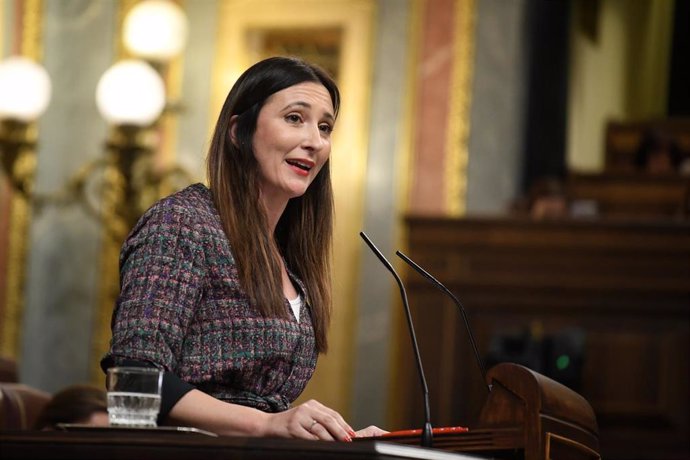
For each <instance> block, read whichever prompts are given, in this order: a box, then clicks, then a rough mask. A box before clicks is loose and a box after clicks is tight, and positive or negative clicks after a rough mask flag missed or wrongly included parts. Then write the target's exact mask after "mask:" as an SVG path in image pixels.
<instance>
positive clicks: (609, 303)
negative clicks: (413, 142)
mask: <svg viewBox="0 0 690 460" xmlns="http://www.w3.org/2000/svg"><path fill="white" fill-rule="evenodd" d="M407 223H408V243H407V247H408V255H409V256H410V257H411V258H412V259H413V260H415V261H417V262H418V263H419V264H420V265H422V266H423V267H425V268H426V269H427V270H428V271H430V272H431V273H432V274H433V275H434V276H435V277H436V278H438V279H439V280H440V281H442V282H443V283H444V284H446V285H447V287H448V288H449V289H450V290H451V291H453V292H454V293H455V294H456V295H457V296H458V297H459V298H460V299H461V300H462V301H463V303H464V305H465V307H466V309H467V312H468V314H469V317H470V322H471V324H472V326H473V327H474V330H475V336H476V338H477V341H478V342H479V348H480V350H481V352H482V354H486V353H487V351H488V350H489V347H490V345H491V343H492V339H496V337H500V336H502V335H510V334H518V333H521V332H523V331H527V332H529V333H530V334H531V336H532V338H533V339H535V340H537V341H538V339H539V338H540V337H544V338H546V337H559V336H561V335H562V334H564V331H570V330H576V331H579V332H580V333H581V334H582V337H583V346H582V350H581V352H582V363H581V366H580V367H578V368H576V370H577V371H578V373H577V375H576V379H575V380H574V382H576V383H575V384H574V386H576V387H577V388H573V389H575V390H576V391H578V392H579V393H581V394H582V395H583V396H584V397H585V398H586V399H587V400H588V401H589V402H590V403H591V404H592V406H593V408H594V410H595V412H596V414H597V418H598V422H599V425H600V439H601V446H602V455H603V457H604V458H607V459H616V458H686V457H688V456H690V448H689V447H688V438H689V426H690V425H689V417H690V416H689V414H690V402H689V399H688V393H689V392H688V388H689V378H688V374H689V373H690V367H689V365H688V357H687V350H689V349H690V223H688V222H682V221H678V222H676V221H666V222H658V223H656V222H641V221H637V222H635V221H629V222H622V221H552V222H536V221H530V220H524V219H502V218H496V219H433V218H432V219H430V218H409V219H408V220H407ZM406 284H407V286H408V290H409V298H410V303H411V306H412V310H413V317H414V320H415V325H416V327H417V328H418V331H417V334H418V335H419V340H420V350H421V353H422V357H423V359H424V367H425V370H426V372H427V379H428V383H429V390H430V395H431V402H432V418H433V423H434V425H435V426H442V425H449V426H453V425H465V426H470V427H471V426H472V425H473V423H475V421H476V420H477V417H478V414H479V411H480V409H481V407H482V404H483V402H484V399H485V396H486V392H487V391H486V388H485V385H484V382H483V381H482V378H481V376H480V375H479V371H478V370H477V365H476V364H475V362H474V358H473V356H472V352H471V349H470V347H469V345H468V342H467V334H466V332H465V330H464V326H463V324H462V320H461V318H460V315H459V313H458V312H457V311H456V308H455V307H454V305H453V304H452V302H451V301H450V300H448V299H447V298H445V297H444V296H443V294H441V293H440V292H439V291H437V290H436V289H434V288H433V287H432V286H431V285H429V284H428V283H427V281H426V280H424V279H423V278H422V277H421V276H419V275H418V274H416V273H414V272H412V271H411V270H407V273H406ZM400 334H405V331H404V330H403V328H402V325H401V328H400ZM408 342H409V340H404V339H403V340H400V344H401V347H402V349H401V350H400V353H399V356H401V359H400V363H399V368H400V371H401V374H400V376H401V377H400V379H401V383H402V389H401V394H400V395H398V396H399V397H402V398H405V399H403V400H407V401H410V404H408V405H407V406H406V409H405V410H403V411H402V413H403V416H402V420H400V421H399V423H400V424H401V425H403V426H407V427H409V426H418V425H419V424H420V420H422V414H423V412H422V407H423V406H422V403H421V396H420V390H419V382H418V377H417V376H416V374H415V372H414V366H413V362H412V360H411V356H412V354H411V351H410V350H409V349H408V348H409V345H408ZM535 370H536V371H538V372H542V373H546V372H547V371H548V369H535ZM546 375H547V376H549V375H548V373H547V374H546Z"/></svg>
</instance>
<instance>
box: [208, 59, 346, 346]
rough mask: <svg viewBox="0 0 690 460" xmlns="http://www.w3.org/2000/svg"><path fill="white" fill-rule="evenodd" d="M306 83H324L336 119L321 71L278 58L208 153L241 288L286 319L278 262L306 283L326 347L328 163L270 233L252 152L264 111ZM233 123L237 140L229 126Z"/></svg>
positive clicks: (256, 79) (239, 98)
mask: <svg viewBox="0 0 690 460" xmlns="http://www.w3.org/2000/svg"><path fill="white" fill-rule="evenodd" d="M304 82H315V83H320V84H322V85H323V86H324V87H325V88H326V89H327V90H328V93H329V94H330V97H331V102H332V103H333V109H334V111H335V113H334V115H335V116H337V114H338V108H339V106H340V93H339V92H338V87H337V86H336V84H335V82H334V81H333V80H332V79H331V77H330V76H329V75H328V74H327V73H326V72H325V71H324V70H322V69H320V68H319V67H318V66H315V65H313V64H310V63H307V62H305V61H302V60H300V59H297V58H287V57H273V58H269V59H266V60H263V61H260V62H258V63H257V64H254V65H253V66H252V67H250V68H249V69H247V70H246V71H245V72H244V73H243V74H242V75H241V76H240V78H239V79H238V80H237V82H236V83H235V85H234V86H233V87H232V89H231V90H230V93H229V94H228V97H227V98H226V100H225V103H224V104H223V108H222V109H221V112H220V116H219V118H218V123H217V124H216V128H215V131H214V134H213V138H212V141H211V147H210V149H209V154H208V165H207V166H208V178H209V183H210V189H211V193H212V196H213V201H214V203H215V205H216V207H217V209H218V212H219V214H220V219H221V221H222V223H223V229H224V230H225V233H226V234H227V236H228V239H229V240H230V244H231V247H232V251H233V255H234V257H235V262H236V264H237V268H238V272H239V278H240V282H241V283H242V286H243V287H244V289H245V291H246V293H247V295H248V297H249V299H250V302H251V303H252V305H254V306H255V307H256V308H257V309H258V310H259V311H260V312H261V313H262V314H263V315H264V316H266V317H278V318H285V317H287V316H288V314H289V313H288V310H287V309H286V307H285V296H284V295H283V289H282V278H281V272H280V260H279V258H280V257H283V258H284V259H285V262H286V265H287V267H288V268H289V269H290V270H292V271H293V272H294V273H295V274H296V275H297V276H298V277H299V278H300V279H301V280H302V281H303V282H304V284H305V286H306V291H307V299H305V300H306V301H307V303H308V305H309V306H310V312H311V316H312V323H313V325H314V333H315V336H316V348H317V350H318V351H319V352H321V353H323V352H325V351H326V350H327V348H328V341H327V337H326V333H327V329H328V325H329V322H330V316H331V308H332V305H331V304H332V301H331V274H330V269H331V264H330V260H331V241H332V236H333V190H332V187H331V175H330V166H329V164H330V162H329V161H326V163H325V164H324V165H323V167H322V168H321V171H319V174H318V175H317V176H316V177H315V178H314V181H313V182H312V183H311V185H310V186H309V188H308V189H307V191H306V193H305V194H304V195H302V196H301V197H297V198H292V199H291V200H290V201H289V202H288V204H287V207H286V208H285V211H284V212H283V215H282V216H281V218H280V220H279V221H278V224H277V226H276V229H275V234H274V235H271V234H269V233H270V232H269V229H268V220H267V217H266V213H265V210H264V207H263V206H261V205H260V202H259V183H260V182H259V179H260V171H259V164H258V162H257V161H256V158H255V156H254V151H253V148H252V145H253V142H252V141H253V137H254V132H255V131H256V123H257V119H258V116H259V112H260V111H261V108H262V107H263V105H264V103H265V102H266V100H267V99H268V98H269V97H270V96H271V95H272V94H274V93H276V92H278V91H281V90H283V89H285V88H288V87H290V86H294V85H297V84H299V83H304ZM235 115H237V119H236V121H235V128H234V129H235V142H234V143H233V142H232V140H231V137H230V121H231V118H232V117H233V116H235Z"/></svg>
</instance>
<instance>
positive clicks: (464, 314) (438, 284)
mask: <svg viewBox="0 0 690 460" xmlns="http://www.w3.org/2000/svg"><path fill="white" fill-rule="evenodd" d="M395 254H396V255H397V256H398V257H400V258H401V259H402V260H404V261H405V262H407V264H408V265H409V266H410V267H412V268H414V269H415V270H416V271H417V273H419V274H420V275H422V276H423V277H424V278H426V279H427V280H429V281H431V283H432V284H433V285H434V286H436V287H437V288H438V289H439V290H440V291H441V292H443V293H444V294H446V295H447V296H448V297H450V298H451V299H453V302H455V305H457V307H458V308H459V309H460V313H461V314H462V319H463V320H464V321H465V329H466V330H467V335H468V336H469V338H470V344H471V345H472V350H474V357H475V358H476V359H477V364H478V365H479V372H481V373H482V378H483V379H484V382H486V369H485V368H484V363H483V362H482V358H481V357H480V356H479V350H478V349H477V342H476V340H474V334H472V328H471V327H470V321H469V319H467V312H465V307H463V306H462V303H461V302H460V301H459V300H458V298H457V297H455V295H453V293H452V292H450V290H448V288H447V287H445V286H444V285H443V284H442V283H441V282H440V281H439V280H437V279H436V278H434V277H433V276H431V274H430V273H429V272H427V271H426V270H424V269H423V268H422V267H420V266H419V265H417V264H416V263H415V262H414V261H413V260H412V259H410V258H409V257H407V256H406V255H405V254H403V253H402V252H400V251H395ZM487 388H488V389H489V393H491V384H487Z"/></svg>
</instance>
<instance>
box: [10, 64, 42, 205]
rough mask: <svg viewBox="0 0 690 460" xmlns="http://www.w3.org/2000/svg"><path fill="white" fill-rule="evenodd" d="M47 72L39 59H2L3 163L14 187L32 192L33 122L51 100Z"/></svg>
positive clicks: (33, 160)
mask: <svg viewBox="0 0 690 460" xmlns="http://www.w3.org/2000/svg"><path fill="white" fill-rule="evenodd" d="M50 92H51V84H50V78H49V77H48V73H47V72H46V71H45V69H44V68H43V67H42V66H40V65H39V64H37V63H36V62H34V61H32V60H30V59H27V58H24V57H18V56H15V57H10V58H7V59H5V60H3V61H1V62H0V152H1V153H2V157H1V159H2V167H3V169H4V170H5V174H6V175H7V178H8V179H9V182H10V184H11V185H12V187H13V188H14V189H15V190H16V191H18V192H20V193H21V194H22V195H23V196H24V197H26V198H28V197H30V195H31V191H32V188H33V179H34V172H35V169H36V153H35V151H34V147H35V146H36V134H35V131H34V129H33V128H34V126H33V122H34V121H35V120H37V119H38V117H40V116H41V115H42V114H43V112H45V110H46V108H47V107H48V102H49V101H50Z"/></svg>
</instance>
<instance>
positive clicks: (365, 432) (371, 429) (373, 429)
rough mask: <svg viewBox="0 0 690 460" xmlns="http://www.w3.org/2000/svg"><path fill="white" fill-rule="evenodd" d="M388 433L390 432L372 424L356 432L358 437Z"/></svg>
mask: <svg viewBox="0 0 690 460" xmlns="http://www.w3.org/2000/svg"><path fill="white" fill-rule="evenodd" d="M386 433H388V431H386V430H382V429H381V428H379V427H377V426H374V425H370V426H368V427H366V428H362V429H361V430H358V431H357V433H356V434H357V437H358V438H370V437H373V436H381V435H384V434H386Z"/></svg>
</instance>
